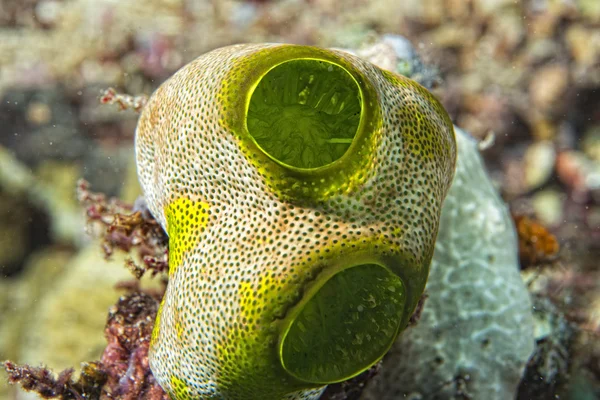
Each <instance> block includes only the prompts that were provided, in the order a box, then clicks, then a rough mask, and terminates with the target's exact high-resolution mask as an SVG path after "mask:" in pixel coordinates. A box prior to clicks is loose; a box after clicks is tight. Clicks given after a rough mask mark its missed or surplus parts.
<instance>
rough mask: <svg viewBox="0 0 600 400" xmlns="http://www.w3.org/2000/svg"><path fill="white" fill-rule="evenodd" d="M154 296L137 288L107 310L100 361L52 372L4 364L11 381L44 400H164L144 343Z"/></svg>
mask: <svg viewBox="0 0 600 400" xmlns="http://www.w3.org/2000/svg"><path fill="white" fill-rule="evenodd" d="M158 303H159V302H158V299H157V298H156V297H152V296H150V295H148V294H146V293H142V292H137V293H132V294H130V295H127V296H124V297H122V298H121V299H119V301H118V302H117V304H116V305H115V306H114V307H113V308H112V309H111V310H110V312H109V315H108V321H107V323H106V328H105V330H104V334H105V337H106V340H107V342H108V345H107V346H106V349H105V350H104V353H103V354H102V358H101V360H100V361H99V362H92V363H86V364H84V366H83V368H82V371H81V373H80V374H79V377H78V378H77V379H74V378H73V370H72V369H67V370H64V371H62V372H61V373H59V374H58V375H56V374H54V373H53V372H51V371H50V370H49V369H47V368H43V367H41V368H36V367H31V366H28V365H23V366H19V365H16V364H15V363H13V362H11V361H6V362H4V368H5V370H6V371H7V373H8V377H9V381H10V383H13V384H16V383H18V384H20V385H21V386H22V387H23V389H25V390H28V391H33V392H36V393H37V394H39V395H40V396H41V397H42V398H60V399H66V400H68V399H77V400H80V399H99V398H102V399H121V400H133V399H140V400H141V399H148V400H168V396H167V395H166V394H165V392H164V391H163V390H162V389H161V387H160V386H159V385H158V384H157V383H156V381H155V379H154V377H153V376H152V373H151V372H150V369H149V367H148V356H147V355H148V346H149V343H150V335H151V333H152V327H153V326H154V319H155V317H156V311H157V310H158Z"/></svg>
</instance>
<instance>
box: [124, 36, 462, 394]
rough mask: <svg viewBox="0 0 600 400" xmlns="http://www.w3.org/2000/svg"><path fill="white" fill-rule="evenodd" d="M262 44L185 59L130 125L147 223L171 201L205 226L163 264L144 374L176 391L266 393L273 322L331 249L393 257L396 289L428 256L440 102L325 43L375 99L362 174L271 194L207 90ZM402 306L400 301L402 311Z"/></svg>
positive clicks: (436, 203) (439, 186)
mask: <svg viewBox="0 0 600 400" xmlns="http://www.w3.org/2000/svg"><path fill="white" fill-rule="evenodd" d="M273 46H275V45H238V46H232V47H227V48H223V49H218V50H216V51H213V52H211V53H208V54H206V55H204V56H202V57H200V58H198V59H197V60H195V61H193V62H192V63H190V64H188V65H187V66H186V67H184V68H183V69H182V70H180V71H179V72H178V73H177V74H175V75H174V76H173V77H172V78H171V79H169V80H168V81H167V82H165V84H163V85H162V86H161V87H160V88H159V89H158V90H157V91H156V92H155V93H154V94H153V96H152V97H151V98H150V100H149V102H148V104H147V105H146V107H145V108H144V111H143V114H142V116H141V117H140V121H139V123H138V129H137V132H136V155H137V163H138V171H139V177H140V181H141V184H142V188H143V190H144V193H145V196H146V199H147V202H148V205H149V208H150V210H151V211H152V213H153V214H154V216H155V217H156V218H157V220H158V221H159V222H160V223H161V225H162V226H163V227H164V228H165V230H166V231H167V232H169V226H168V219H167V218H166V217H165V210H166V209H167V208H168V207H169V206H170V205H171V204H173V203H175V202H177V201H178V199H181V198H186V199H189V200H190V201H191V202H192V203H203V204H206V207H205V208H203V209H204V210H207V224H206V229H204V230H202V231H193V232H192V233H191V235H192V238H191V239H190V242H189V243H188V244H190V243H191V245H190V249H189V251H185V252H184V253H183V255H182V262H181V265H179V266H177V268H176V269H174V270H172V272H171V274H170V281H169V285H168V288H167V291H166V294H165V298H164V303H163V305H162V307H161V309H162V312H159V320H157V335H156V339H155V340H153V343H152V346H151V352H150V365H151V368H152V371H153V373H154V375H155V376H156V378H157V380H158V381H159V383H160V384H161V386H162V387H163V388H165V389H166V390H167V391H168V392H170V393H175V392H176V391H178V393H179V394H178V395H177V397H178V398H181V399H183V398H211V399H212V398H228V399H237V398H239V399H249V398H265V397H261V393H263V391H264V390H265V388H267V389H268V388H269V387H270V386H272V385H273V382H272V381H273V376H279V375H277V374H278V373H279V372H278V368H279V369H280V368H281V366H280V365H275V364H273V359H272V352H273V349H274V348H275V340H276V338H277V334H278V329H279V326H278V325H277V320H278V319H281V317H282V316H284V315H285V312H286V310H287V309H289V307H290V305H293V304H294V303H295V302H297V301H298V296H300V295H301V293H302V288H303V286H304V285H305V284H306V282H309V281H310V280H311V279H314V276H315V274H318V273H319V271H320V269H319V268H317V267H319V265H321V266H322V265H323V264H326V263H327V262H329V261H331V260H333V258H332V257H334V258H335V259H339V258H340V257H345V258H351V257H352V256H353V254H355V252H362V253H361V254H363V255H364V254H365V253H368V254H370V255H378V256H384V257H390V258H392V259H393V258H394V257H402V259H404V260H408V262H407V264H408V265H393V266H392V267H393V268H394V269H395V271H396V272H398V273H399V274H400V275H401V276H403V277H409V276H410V277H413V278H412V279H407V280H406V281H405V285H406V287H407V291H408V292H409V293H420V291H421V290H422V288H423V286H424V284H425V278H424V277H425V276H426V271H427V268H428V264H429V260H430V258H431V256H432V254H433V245H434V238H435V233H436V231H437V226H438V220H439V212H440V207H441V203H442V200H443V198H444V196H445V193H446V191H447V189H448V187H449V184H450V182H451V178H452V173H453V169H454V162H455V144H454V137H453V136H454V134H453V132H452V126H451V124H450V123H449V120H448V118H447V116H446V114H445V112H444V111H443V109H442V108H441V106H439V104H438V103H437V102H432V99H431V98H430V97H428V96H429V95H428V93H426V92H425V90H424V89H422V88H420V87H419V88H417V87H416V85H414V86H413V84H411V83H406V81H402V82H403V83H404V84H406V85H405V86H395V85H396V84H398V83H397V82H396V83H394V82H392V81H390V80H389V77H385V76H384V75H383V74H382V72H381V71H380V70H379V69H378V68H376V67H374V66H373V65H371V64H369V63H367V62H365V61H364V60H361V59H359V58H356V57H353V56H350V55H348V54H345V53H343V52H338V53H336V54H338V55H339V56H340V57H345V58H347V59H350V60H351V61H352V63H353V65H355V66H356V68H358V69H359V70H360V71H361V72H362V73H363V74H364V79H367V80H368V81H369V82H370V84H371V85H373V86H374V87H375V89H376V93H377V95H378V96H379V98H377V99H375V101H376V102H377V106H378V107H379V108H380V109H381V115H382V120H381V121H380V122H381V127H380V128H379V129H378V130H377V132H376V133H375V140H374V143H375V146H374V148H373V149H371V150H370V153H369V152H367V150H368V149H367V150H365V157H370V160H369V163H368V167H367V168H366V169H365V171H363V175H364V179H362V180H361V181H360V182H358V183H357V184H356V185H355V186H354V187H352V186H351V185H350V186H348V185H345V186H343V187H341V188H340V189H339V190H337V191H336V190H335V188H333V189H332V190H330V191H329V194H328V197H327V199H325V200H323V201H320V202H312V203H311V202H307V201H304V202H301V203H295V202H293V201H288V200H283V199H282V198H281V197H279V196H278V194H277V193H276V192H274V191H273V190H271V188H270V187H269V186H268V184H267V182H266V180H265V175H263V174H261V173H260V171H258V170H257V168H255V167H254V165H253V164H252V163H251V162H250V161H249V159H248V157H247V155H246V154H244V152H243V151H242V150H241V149H240V145H239V142H238V140H239V139H238V138H237V137H236V135H235V134H234V133H232V132H230V131H228V130H227V128H226V124H224V123H223V118H224V115H225V113H224V110H223V108H224V106H225V105H224V103H223V102H221V101H219V97H218V93H219V90H221V82H222V81H223V80H224V79H225V78H226V76H227V72H228V71H229V70H231V68H232V67H233V65H234V64H235V63H236V61H237V60H239V59H241V58H243V57H245V56H247V55H250V54H252V53H253V52H256V51H258V50H261V49H265V48H269V47H273ZM240 73H245V71H240ZM398 79H401V78H398ZM192 209H193V207H192ZM190 217H191V218H193V217H194V214H193V212H192V213H191V214H190ZM180 222H181V221H180ZM188 233H189V232H188ZM356 254H358V253H356ZM415 277H416V278H415ZM254 300H256V302H254ZM414 306H416V301H413V300H412V299H411V304H409V305H407V310H406V311H407V312H406V316H405V320H406V321H407V320H408V317H409V316H410V313H411V312H412V310H413V309H414ZM406 321H404V322H403V323H405V322H406ZM174 379H176V380H179V381H176V380H174ZM277 383H278V384H279V383H280V382H277ZM283 384H285V383H283ZM240 385H244V386H243V387H241V386H240ZM318 393H320V389H315V390H307V391H302V392H296V393H295V394H293V395H291V397H288V398H315V397H316V396H318ZM188 396H189V397H188Z"/></svg>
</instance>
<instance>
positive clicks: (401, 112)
mask: <svg viewBox="0 0 600 400" xmlns="http://www.w3.org/2000/svg"><path fill="white" fill-rule="evenodd" d="M381 72H382V75H383V76H384V77H385V78H386V80H387V81H388V82H390V83H391V84H393V85H394V86H396V87H398V88H399V90H400V91H401V92H402V93H403V102H404V104H403V107H401V108H398V109H397V110H396V113H397V116H398V119H399V120H400V121H402V124H405V126H404V128H405V129H403V134H404V148H405V149H406V151H407V153H410V154H412V155H414V156H417V157H423V158H424V159H425V160H428V161H433V160H436V158H438V157H440V155H443V154H448V152H449V150H450V149H449V148H442V147H441V146H444V145H446V146H449V145H450V144H449V143H448V142H444V141H440V140H435V138H436V137H437V136H439V127H440V125H442V124H448V125H449V126H452V123H451V121H450V118H449V117H448V114H447V113H446V112H445V110H444V107H443V106H442V105H441V104H440V102H439V101H438V100H437V99H436V98H435V96H434V95H433V94H431V93H430V92H429V91H428V90H427V89H425V88H424V87H422V86H421V85H419V84H418V83H417V82H415V81H413V80H411V79H408V78H406V77H404V76H402V75H397V74H394V73H391V72H389V71H381Z"/></svg>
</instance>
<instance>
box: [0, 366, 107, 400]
mask: <svg viewBox="0 0 600 400" xmlns="http://www.w3.org/2000/svg"><path fill="white" fill-rule="evenodd" d="M3 366H4V368H5V370H6V372H7V373H8V379H9V382H10V383H12V384H16V383H18V384H20V385H21V386H22V387H23V389H25V390H28V391H32V392H36V393H37V394H39V395H40V396H41V397H42V398H44V399H52V398H60V399H65V400H82V399H85V398H92V399H93V398H98V397H99V394H100V393H99V392H100V387H101V386H102V385H103V384H104V382H105V381H106V375H105V373H104V372H103V371H102V370H101V369H100V368H99V366H98V364H95V363H91V364H87V365H85V366H84V367H83V370H82V373H81V375H80V376H79V379H77V380H74V379H72V375H73V370H72V369H67V370H64V371H62V372H61V373H60V374H58V375H55V374H54V373H53V372H52V371H50V370H48V369H47V368H44V367H40V368H35V367H31V366H28V365H25V366H20V365H16V364H15V363H13V362H11V361H5V362H4V363H3Z"/></svg>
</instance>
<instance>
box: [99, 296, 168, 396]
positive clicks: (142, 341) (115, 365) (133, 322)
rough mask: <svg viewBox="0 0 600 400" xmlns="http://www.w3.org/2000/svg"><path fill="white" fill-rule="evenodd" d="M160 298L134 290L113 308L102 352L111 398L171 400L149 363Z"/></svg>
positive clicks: (103, 367)
mask: <svg viewBox="0 0 600 400" xmlns="http://www.w3.org/2000/svg"><path fill="white" fill-rule="evenodd" d="M158 304H159V298H156V297H152V296H150V295H148V294H146V293H140V292H138V293H133V294H130V295H128V296H125V297H123V298H121V299H119V302H118V303H117V304H116V305H115V306H114V307H113V308H112V309H111V311H110V313H109V315H108V322H107V324H106V328H105V330H104V334H105V336H106V339H107V342H108V345H107V347H106V349H105V350H104V354H102V358H101V365H102V371H103V373H104V374H106V377H107V379H106V383H105V385H104V386H103V388H102V390H103V392H104V394H105V395H106V396H107V398H114V399H148V400H163V399H164V400H167V399H168V397H167V395H166V394H165V392H164V391H163V390H162V389H161V387H160V386H159V385H158V384H157V383H156V380H155V379H154V376H153V375H152V373H151V372H150V368H149V366H148V346H149V344H150V336H151V334H152V327H153V326H154V319H155V318H156V312H157V310H158Z"/></svg>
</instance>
